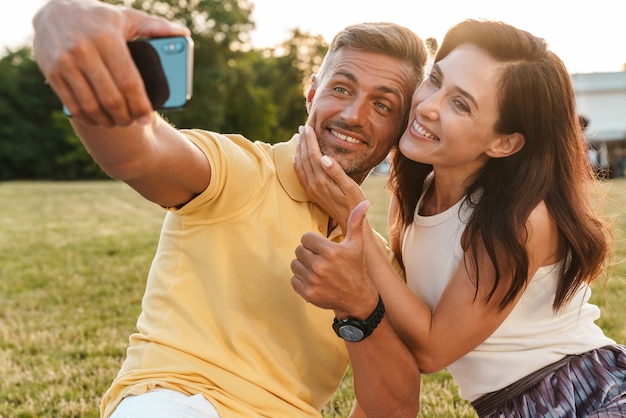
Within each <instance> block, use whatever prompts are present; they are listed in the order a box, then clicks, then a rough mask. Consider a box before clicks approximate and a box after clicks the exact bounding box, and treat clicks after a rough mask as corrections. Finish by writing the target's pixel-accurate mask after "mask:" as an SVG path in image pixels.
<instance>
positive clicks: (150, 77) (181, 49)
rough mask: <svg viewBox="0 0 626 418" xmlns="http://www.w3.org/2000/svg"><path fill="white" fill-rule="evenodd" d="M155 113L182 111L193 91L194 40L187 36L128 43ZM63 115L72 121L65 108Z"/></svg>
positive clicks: (69, 113) (64, 107)
mask: <svg viewBox="0 0 626 418" xmlns="http://www.w3.org/2000/svg"><path fill="white" fill-rule="evenodd" d="M128 50H129V51H130V54H131V56H132V58H133V62H134V63H135V66H136V67H137V70H139V74H140V75H141V78H142V80H143V84H144V86H145V90H146V93H147V94H148V98H149V100H150V103H151V105H152V108H153V109H154V110H162V111H167V110H180V109H183V108H184V107H185V106H187V104H188V103H189V100H191V95H192V91H193V40H192V39H191V38H190V37H186V36H173V37H166V38H154V39H143V40H136V41H131V42H128ZM63 112H65V114H66V115H67V116H69V117H72V114H71V112H70V111H69V109H68V108H67V107H66V106H63Z"/></svg>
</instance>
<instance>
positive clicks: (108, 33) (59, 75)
mask: <svg viewBox="0 0 626 418" xmlns="http://www.w3.org/2000/svg"><path fill="white" fill-rule="evenodd" d="M87 11H88V12H87ZM33 26H34V28H35V39H34V45H33V46H34V52H35V58H36V60H37V63H38V65H39V67H40V69H41V71H42V73H43V75H44V77H45V78H46V81H47V82H48V84H49V85H50V86H51V87H52V89H53V90H54V91H55V93H56V94H57V96H58V97H59V99H60V100H61V102H62V103H64V104H65V105H66V107H67V109H68V110H69V111H70V112H71V113H72V114H73V115H74V118H75V119H76V120H77V121H80V122H81V123H86V124H88V125H89V124H90V125H95V126H102V127H107V126H109V127H111V126H128V125H130V124H131V123H132V122H134V121H137V120H140V119H141V118H145V117H147V116H149V115H150V113H151V112H152V111H153V106H152V105H151V102H150V99H149V98H148V94H147V92H146V88H145V86H144V82H143V80H142V77H141V73H140V71H139V69H138V68H137V66H136V65H135V64H134V63H133V58H132V55H131V51H130V49H129V48H128V45H127V41H129V40H133V39H137V38H139V37H141V38H145V39H151V38H164V37H188V36H189V34H190V33H189V30H188V29H187V28H185V27H183V26H180V25H178V24H175V23H171V22H168V21H167V20H165V19H163V18H161V17H156V16H151V15H148V14H146V13H144V12H141V11H139V10H134V9H125V8H122V7H119V6H113V5H109V4H106V3H104V2H99V1H93V0H50V1H48V2H47V3H45V4H44V5H43V7H42V8H41V9H40V10H39V12H38V13H37V14H36V15H35V17H34V19H33Z"/></svg>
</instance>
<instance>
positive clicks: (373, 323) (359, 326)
mask: <svg viewBox="0 0 626 418" xmlns="http://www.w3.org/2000/svg"><path fill="white" fill-rule="evenodd" d="M384 315H385V305H384V304H383V298H382V297H380V295H378V305H376V309H374V311H373V312H372V313H371V314H370V316H369V317H368V318H367V319H366V320H365V321H359V320H356V319H337V318H335V320H334V321H333V329H334V330H335V333H336V334H337V335H338V336H339V337H341V338H343V339H344V340H346V341H350V342H357V341H362V340H364V339H365V338H366V337H368V336H369V335H370V334H371V333H372V332H374V329H376V327H377V326H378V324H380V321H381V320H382V319H383V316H384Z"/></svg>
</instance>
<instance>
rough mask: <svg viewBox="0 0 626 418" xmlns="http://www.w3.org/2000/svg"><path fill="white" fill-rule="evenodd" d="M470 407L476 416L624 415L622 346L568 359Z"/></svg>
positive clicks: (593, 417)
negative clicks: (474, 410)
mask: <svg viewBox="0 0 626 418" xmlns="http://www.w3.org/2000/svg"><path fill="white" fill-rule="evenodd" d="M472 406H473V407H474V409H476V412H477V413H478V416H479V417H481V418H496V417H499V418H512V417H515V418H542V417H546V418H548V417H549V418H570V417H571V418H578V417H589V418H600V417H606V418H618V417H626V347H625V346H621V345H610V346H606V347H602V348H599V349H596V350H592V351H589V352H586V353H583V354H578V355H571V356H567V357H565V358H563V359H562V360H560V361H558V362H556V363H554V364H551V365H548V366H546V367H544V368H543V369H540V370H538V371H536V372H534V373H532V374H530V375H529V376H526V377H525V378H522V379H520V380H518V381H517V382H515V383H513V384H511V385H509V386H507V387H505V388H504V389H500V390H498V391H496V392H491V393H488V394H486V395H483V396H481V397H480V398H478V399H476V400H475V401H474V402H472Z"/></svg>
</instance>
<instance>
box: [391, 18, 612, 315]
mask: <svg viewBox="0 0 626 418" xmlns="http://www.w3.org/2000/svg"><path fill="white" fill-rule="evenodd" d="M465 43H470V44H473V45H476V46H478V47H480V48H482V49H483V50H485V51H486V52H487V53H489V54H490V55H491V56H492V57H493V58H494V59H495V60H497V61H499V62H501V63H503V64H505V65H503V69H502V71H501V73H500V77H499V79H498V80H497V83H498V86H497V92H498V93H497V94H498V100H499V109H500V118H499V120H498V122H497V123H496V126H495V130H496V131H497V132H499V133H502V134H510V133H514V132H519V133H521V134H523V135H524V137H525V139H526V142H525V145H524V147H523V148H522V149H521V150H520V151H519V152H518V153H517V154H514V155H512V156H510V157H507V158H501V159H491V160H489V161H488V162H487V163H486V164H485V166H484V167H482V169H481V170H480V171H479V172H477V173H476V174H475V175H474V176H473V178H471V179H470V184H469V185H468V186H469V187H468V190H467V194H466V196H467V197H466V198H465V202H464V204H467V205H470V206H471V207H472V208H473V212H472V216H471V218H470V220H469V223H468V225H467V227H466V230H465V232H464V235H463V238H462V245H463V248H464V249H465V250H467V249H468V248H470V249H471V248H476V246H475V245H470V244H471V243H476V242H481V241H482V243H483V244H484V246H485V248H486V250H487V252H488V254H489V257H490V258H491V260H492V262H493V264H494V266H495V268H496V280H495V284H494V286H493V288H492V289H491V293H490V294H489V298H491V297H492V296H493V294H494V292H495V289H496V288H497V286H498V285H499V283H500V281H501V277H502V275H503V274H504V272H505V271H506V272H508V273H507V274H509V273H510V272H511V271H512V274H513V280H512V282H511V284H510V286H509V289H508V290H507V292H506V294H505V296H504V297H503V299H502V300H501V301H500V307H501V308H504V307H506V306H507V305H508V304H510V303H511V302H512V301H513V300H515V297H516V296H517V295H518V294H519V292H521V291H522V290H523V289H524V287H525V286H526V284H527V281H528V280H529V279H530V278H529V277H528V268H529V257H528V253H527V251H526V249H525V244H526V240H527V236H528V231H527V230H526V224H527V220H528V217H529V215H530V213H531V211H532V210H533V209H534V208H535V207H536V206H537V205H538V204H539V203H540V202H541V201H545V203H546V205H547V207H548V210H549V211H550V213H551V215H552V216H553V217H554V219H555V221H556V223H557V225H558V228H559V233H560V234H561V238H562V239H561V241H562V242H563V248H562V254H561V255H562V259H563V260H564V263H563V267H562V270H561V272H560V277H559V282H558V288H557V292H556V295H555V299H554V303H553V309H554V310H555V311H558V309H559V308H561V307H562V306H563V305H564V304H565V303H566V302H567V301H568V300H570V299H571V298H572V297H573V296H574V294H575V293H576V291H577V290H578V289H579V287H580V286H581V285H582V284H584V283H591V282H593V281H594V280H595V279H596V278H597V277H598V275H599V274H600V273H601V271H602V269H603V267H604V264H605V259H606V258H607V255H608V252H609V247H610V244H609V242H610V236H611V233H610V232H611V231H610V228H609V227H608V225H607V224H605V223H604V222H603V221H602V220H601V219H600V217H599V216H598V215H597V214H596V213H595V212H594V210H593V207H592V206H593V202H592V201H591V197H590V195H589V193H588V188H589V186H590V185H592V184H593V183H594V182H595V181H597V179H596V178H595V176H594V173H593V171H592V170H591V166H590V164H589V161H588V160H587V156H586V150H585V140H584V137H583V133H582V129H581V126H580V124H579V115H578V113H577V110H576V102H575V96H574V91H573V87H572V84H571V80H570V76H569V73H568V71H567V69H566V67H565V65H564V64H563V62H562V61H561V60H560V59H559V58H558V57H557V56H556V55H555V54H554V53H552V52H551V51H549V49H548V47H547V45H546V43H545V41H544V40H543V39H541V38H538V37H536V36H533V35H532V34H530V33H528V32H525V31H522V30H519V29H517V28H515V27H513V26H510V25H507V24H504V23H502V22H492V21H478V20H466V21H463V22H461V23H460V24H458V25H456V26H454V27H453V28H451V29H450V30H449V31H448V33H447V34H446V36H445V38H444V40H443V42H442V44H441V48H440V49H439V51H438V52H437V55H436V57H435V62H437V61H439V60H441V59H443V58H444V57H445V56H447V55H448V54H449V53H450V51H452V50H453V49H454V48H456V47H457V46H459V45H461V44H465ZM432 169H433V168H432V166H430V165H427V164H421V163H417V162H414V161H411V160H409V159H408V158H406V157H405V156H404V155H402V154H401V153H400V152H399V151H396V152H395V154H394V157H393V164H392V170H391V174H390V178H389V187H390V189H391V191H392V192H393V193H394V195H395V197H396V198H397V199H398V201H399V203H400V217H399V219H397V223H396V225H394V226H393V227H394V228H400V229H402V228H404V227H405V226H406V225H409V224H410V223H411V222H413V218H414V213H415V209H416V206H417V201H418V199H419V197H420V195H421V194H422V191H423V186H424V180H425V179H426V177H427V176H428V174H429V173H430V172H431V171H432ZM478 195H480V198H479V199H472V198H471V197H472V196H478ZM470 251H471V250H470ZM471 256H472V258H471V259H472V260H473V261H474V263H473V264H474V265H475V266H478V263H477V261H478V260H477V255H476V253H475V252H472V253H471ZM476 280H477V281H478V280H479V274H478V271H476ZM476 287H477V288H478V282H477V283H476Z"/></svg>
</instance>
